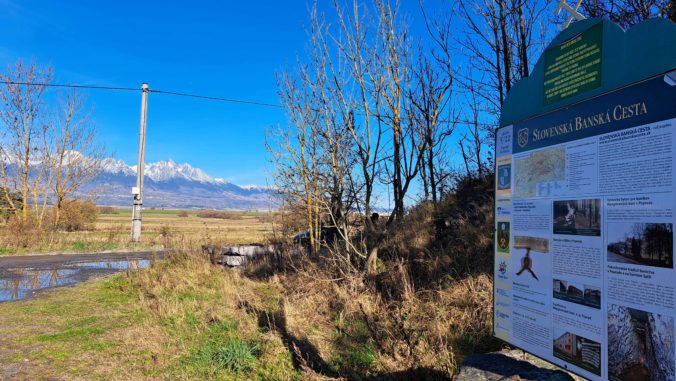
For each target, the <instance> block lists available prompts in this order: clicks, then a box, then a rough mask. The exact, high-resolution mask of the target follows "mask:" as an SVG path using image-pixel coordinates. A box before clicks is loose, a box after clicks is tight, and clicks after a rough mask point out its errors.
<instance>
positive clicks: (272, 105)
mask: <svg viewBox="0 0 676 381" xmlns="http://www.w3.org/2000/svg"><path fill="white" fill-rule="evenodd" d="M149 91H150V92H151V93H160V94H169V95H177V96H179V97H189V98H198V99H209V100H212V101H221V102H230V103H243V104H249V105H256V106H265V107H275V108H283V106H282V105H278V104H274V103H265V102H258V101H248V100H242V99H231V98H221V97H212V96H208V95H198V94H188V93H177V92H174V91H164V90H153V89H150V90H149Z"/></svg>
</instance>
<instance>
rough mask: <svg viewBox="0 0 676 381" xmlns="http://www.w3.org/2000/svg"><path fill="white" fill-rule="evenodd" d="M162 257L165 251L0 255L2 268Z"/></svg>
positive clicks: (41, 266) (0, 266) (52, 266)
mask: <svg viewBox="0 0 676 381" xmlns="http://www.w3.org/2000/svg"><path fill="white" fill-rule="evenodd" d="M154 256H155V257H157V258H162V257H164V252H161V251H159V252H155V251H130V252H117V253H81V254H44V255H13V256H5V257H0V270H6V269H10V268H54V267H58V266H59V265H60V264H63V265H65V264H68V263H72V262H89V261H123V260H130V259H152V258H153V257H154Z"/></svg>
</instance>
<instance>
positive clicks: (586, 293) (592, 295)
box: [553, 279, 601, 309]
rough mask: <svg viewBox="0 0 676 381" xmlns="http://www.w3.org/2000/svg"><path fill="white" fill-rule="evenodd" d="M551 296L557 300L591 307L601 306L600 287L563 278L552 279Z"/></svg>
mask: <svg viewBox="0 0 676 381" xmlns="http://www.w3.org/2000/svg"><path fill="white" fill-rule="evenodd" d="M553 296H554V298H556V299H559V300H565V301H567V302H571V303H576V304H580V305H583V306H587V307H592V308H598V309H600V308H601V289H600V288H599V287H596V286H588V285H583V284H580V283H575V282H570V281H567V280H563V279H554V280H553Z"/></svg>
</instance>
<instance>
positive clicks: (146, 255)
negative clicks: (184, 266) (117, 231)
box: [0, 251, 164, 302]
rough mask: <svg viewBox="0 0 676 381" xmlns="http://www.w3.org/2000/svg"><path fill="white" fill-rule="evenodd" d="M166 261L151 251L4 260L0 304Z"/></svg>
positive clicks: (0, 265) (1, 259)
mask: <svg viewBox="0 0 676 381" xmlns="http://www.w3.org/2000/svg"><path fill="white" fill-rule="evenodd" d="M163 257H164V253H163V252H151V251H145V252H119V253H110V252H108V253H92V254H46V255H24V256H12V257H0V302H6V301H12V300H19V299H27V298H30V297H33V296H35V295H37V294H38V293H40V292H42V291H44V290H47V289H51V288H55V287H63V286H69V285H73V284H76V283H80V282H84V281H86V280H88V279H92V278H96V277H100V276H105V275H110V274H114V273H116V272H119V271H129V270H137V269H141V268H144V267H148V266H150V265H151V263H152V262H153V261H154V260H155V259H161V258H163Z"/></svg>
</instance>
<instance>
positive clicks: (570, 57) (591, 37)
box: [544, 24, 603, 105]
mask: <svg viewBox="0 0 676 381" xmlns="http://www.w3.org/2000/svg"><path fill="white" fill-rule="evenodd" d="M602 26H603V24H596V25H595V26H594V27H592V28H589V29H588V30H586V31H584V32H583V33H581V34H579V35H577V36H575V37H573V38H572V39H570V40H568V41H566V42H564V43H562V44H559V45H557V46H552V47H550V48H549V49H547V50H546V51H545V83H544V91H545V93H544V100H545V104H547V105H548V104H552V103H556V102H558V101H560V100H562V99H566V98H568V97H571V96H573V95H577V94H582V93H584V92H586V91H589V90H592V89H596V88H598V87H599V86H601V49H602V46H603V28H602Z"/></svg>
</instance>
